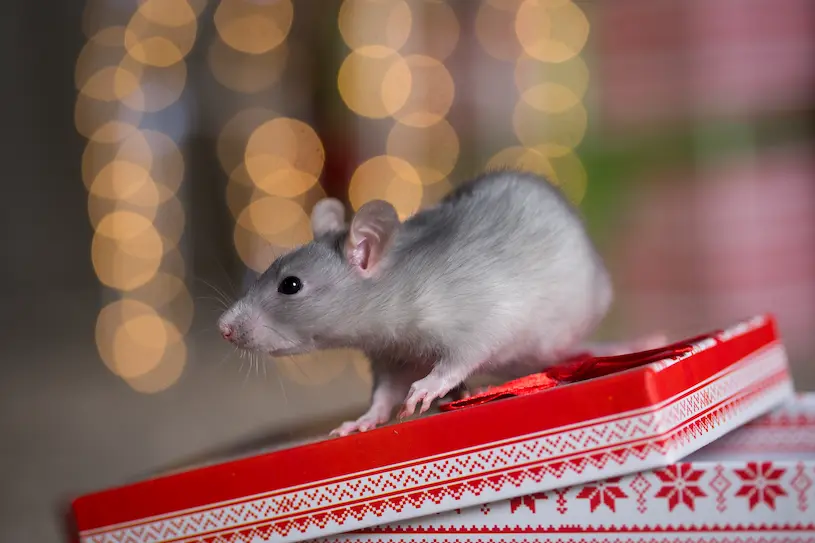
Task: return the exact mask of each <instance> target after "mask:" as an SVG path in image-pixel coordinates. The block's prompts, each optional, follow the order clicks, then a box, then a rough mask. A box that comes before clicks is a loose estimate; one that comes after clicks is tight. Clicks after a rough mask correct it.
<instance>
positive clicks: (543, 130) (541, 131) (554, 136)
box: [512, 100, 588, 149]
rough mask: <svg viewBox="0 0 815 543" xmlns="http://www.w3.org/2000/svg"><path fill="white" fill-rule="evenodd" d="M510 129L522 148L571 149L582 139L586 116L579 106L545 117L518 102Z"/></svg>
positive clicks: (522, 102)
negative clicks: (547, 145) (559, 147)
mask: <svg viewBox="0 0 815 543" xmlns="http://www.w3.org/2000/svg"><path fill="white" fill-rule="evenodd" d="M512 126H513V129H514V131H515V135H516V136H517V137H518V140H519V141H520V142H521V143H522V144H523V145H524V146H526V147H535V146H537V145H543V144H557V145H561V146H564V147H569V148H571V149H573V148H575V147H577V146H578V145H579V144H580V142H581V141H583V137H584V136H585V135H586V128H587V126H588V114H587V113H586V108H585V107H584V106H583V104H582V103H581V102H578V103H577V104H576V105H575V106H574V107H571V108H569V109H567V110H565V111H562V112H557V113H548V112H544V111H540V110H538V109H536V108H534V107H532V106H531V105H530V104H529V103H528V102H526V101H524V100H519V101H518V103H517V104H515V111H514V112H513V115H512Z"/></svg>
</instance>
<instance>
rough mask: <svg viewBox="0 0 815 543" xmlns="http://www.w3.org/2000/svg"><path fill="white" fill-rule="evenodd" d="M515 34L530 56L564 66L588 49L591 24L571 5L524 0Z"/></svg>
mask: <svg viewBox="0 0 815 543" xmlns="http://www.w3.org/2000/svg"><path fill="white" fill-rule="evenodd" d="M515 33H516V35H517V37H518V42H519V43H520V44H521V47H523V49H524V51H525V52H526V54H528V55H529V56H531V57H533V58H536V59H538V60H541V61H544V62H564V61H566V60H569V59H570V58H573V57H574V56H575V55H577V54H579V53H580V51H581V50H582V49H583V47H584V46H585V45H586V40H588V37H589V21H588V19H587V18H586V14H585V13H583V10H581V9H580V8H579V7H578V6H577V5H576V4H575V3H574V2H571V1H564V0H524V2H523V3H522V4H521V6H520V7H519V8H518V12H517V14H516V18H515Z"/></svg>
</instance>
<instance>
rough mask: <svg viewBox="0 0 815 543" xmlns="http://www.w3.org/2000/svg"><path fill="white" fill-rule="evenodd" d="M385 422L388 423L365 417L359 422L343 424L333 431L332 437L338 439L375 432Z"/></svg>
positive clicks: (360, 418)
mask: <svg viewBox="0 0 815 543" xmlns="http://www.w3.org/2000/svg"><path fill="white" fill-rule="evenodd" d="M384 422H386V421H384V420H380V419H378V418H377V417H372V416H368V415H363V416H361V417H359V418H358V419H357V420H351V421H348V422H343V423H342V424H341V425H340V426H339V427H337V428H335V429H333V430H332V431H331V434H330V435H332V436H336V437H343V436H347V435H349V434H353V433H354V432H367V431H368V430H373V429H374V428H376V427H377V426H379V425H380V424H383V423H384Z"/></svg>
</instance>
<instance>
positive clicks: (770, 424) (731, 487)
mask: <svg viewBox="0 0 815 543" xmlns="http://www.w3.org/2000/svg"><path fill="white" fill-rule="evenodd" d="M318 541H319V542H320V543H386V542H387V543H396V542H400V543H401V542H408V541H410V542H417V543H418V542H431V541H432V542H439V543H446V542H451V543H452V542H457V543H464V542H493V543H499V542H514V543H520V542H533V541H534V542H544V541H552V542H555V541H557V542H569V543H579V542H595V541H598V542H599V541H602V542H621V543H622V542H643V543H644V542H654V543H657V542H666V543H667V542H682V541H688V542H691V541H692V542H700V541H704V542H707V543H714V542H730V543H738V542H755V543H759V542H760V543H771V542H775V541H778V542H781V541H789V542H796V543H804V542H811V541H815V394H809V395H801V396H799V397H797V398H795V399H794V400H793V401H791V402H789V403H787V404H785V405H784V406H782V407H781V408H779V409H777V410H775V411H774V412H773V413H771V414H770V415H765V416H763V417H761V418H760V419H758V420H756V421H754V422H751V423H748V424H747V425H746V426H745V427H743V428H739V429H738V430H735V431H734V432H733V433H731V434H728V435H727V436H725V437H723V438H722V439H720V440H718V441H716V442H714V443H712V444H711V445H709V446H707V447H705V448H703V449H702V450H700V451H698V452H697V453H694V454H692V455H690V456H689V457H688V458H686V459H685V461H683V462H681V463H676V464H671V465H668V466H666V467H664V468H659V469H655V470H651V471H645V472H641V473H636V474H631V475H626V476H624V477H617V478H612V479H606V480H603V481H600V482H593V483H588V484H584V485H579V486H574V487H564V488H557V489H554V490H551V491H548V492H540V493H534V494H529V495H526V496H520V497H517V498H511V499H508V500H502V501H499V502H494V503H489V504H483V505H480V506H475V507H470V508H468V509H463V510H462V509H458V510H454V511H449V512H446V513H440V514H437V515H431V516H429V517H423V518H420V519H414V520H412V521H407V522H401V523H392V524H386V525H382V526H375V527H372V528H366V529H364V530H361V531H359V532H355V533H351V534H341V535H338V536H331V537H326V538H322V539H319V540H318Z"/></svg>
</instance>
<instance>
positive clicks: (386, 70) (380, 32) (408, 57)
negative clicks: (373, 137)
mask: <svg viewBox="0 0 815 543" xmlns="http://www.w3.org/2000/svg"><path fill="white" fill-rule="evenodd" d="M373 6H376V7H375V8H374V7H373ZM338 24H339V27H340V32H341V34H342V37H343V40H344V41H345V43H346V45H348V47H349V48H350V49H351V51H350V52H349V54H348V56H347V57H346V58H345V60H344V62H343V64H342V67H341V68H340V72H339V76H338V81H337V84H338V86H339V90H340V95H341V96H342V97H343V99H344V101H345V103H346V105H347V106H348V107H349V109H351V110H352V111H354V112H355V113H357V114H358V115H360V116H361V117H368V118H374V119H379V118H387V117H390V118H393V119H394V121H395V122H394V124H393V126H392V128H391V131H390V133H389V135H388V138H387V142H386V148H385V149H383V150H382V151H384V152H385V154H376V151H375V153H374V154H375V156H373V157H372V158H369V159H368V160H366V161H364V162H363V163H362V164H360V165H359V166H358V167H357V169H356V171H355V172H354V174H353V176H352V178H351V183H350V186H349V189H348V190H349V193H348V195H349V200H350V202H351V205H352V207H353V208H354V209H358V208H359V207H360V206H361V205H362V204H364V203H365V202H368V201H370V200H372V199H385V200H388V201H389V202H391V203H392V204H393V205H394V207H395V208H396V210H397V212H398V213H399V215H400V217H401V218H402V219H405V218H407V217H409V216H410V215H412V214H413V213H415V212H416V211H417V210H418V209H419V208H420V207H421V205H422V204H423V203H428V202H427V198H426V192H427V191H428V189H429V188H430V187H431V186H432V187H433V189H434V190H431V191H429V192H430V193H431V194H437V193H438V191H437V190H435V189H439V188H440V187H442V186H444V187H447V186H448V185H447V184H446V183H444V182H445V181H446V176H447V175H449V174H450V172H451V171H452V170H453V169H454V168H455V165H456V163H457V161H458V154H459V141H458V135H457V134H456V131H455V129H454V128H453V127H452V125H450V123H449V122H447V120H446V117H447V114H448V113H449V111H450V107H451V106H452V104H453V99H454V97H455V84H454V82H453V78H452V76H451V75H450V72H449V71H448V70H447V67H446V66H445V65H444V62H443V61H444V60H445V59H446V58H447V57H448V56H449V55H450V54H451V53H452V52H453V50H454V49H455V47H456V44H457V42H458V37H459V32H460V28H459V24H458V20H457V18H456V15H455V12H454V11H453V10H452V8H450V6H449V5H448V4H447V3H446V2H444V1H440V0H422V1H420V2H412V3H410V5H409V6H408V4H406V3H405V2H403V1H386V2H373V1H371V0H345V2H343V4H342V6H341V8H340V16H339V21H338ZM378 152H381V151H378Z"/></svg>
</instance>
